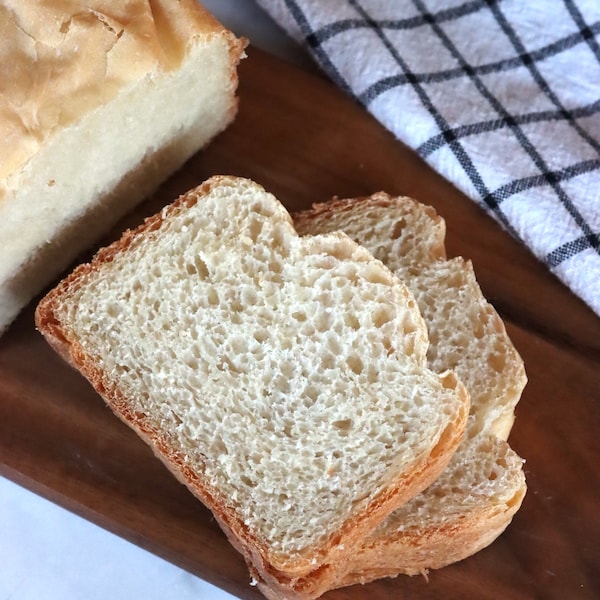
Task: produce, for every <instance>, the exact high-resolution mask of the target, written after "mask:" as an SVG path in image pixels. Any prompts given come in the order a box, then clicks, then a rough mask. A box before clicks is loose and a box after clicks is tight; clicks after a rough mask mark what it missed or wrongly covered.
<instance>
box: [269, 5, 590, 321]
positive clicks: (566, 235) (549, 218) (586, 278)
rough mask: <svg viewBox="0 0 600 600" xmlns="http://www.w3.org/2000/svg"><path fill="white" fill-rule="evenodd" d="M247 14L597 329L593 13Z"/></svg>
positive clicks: (309, 9) (541, 9) (366, 8)
mask: <svg viewBox="0 0 600 600" xmlns="http://www.w3.org/2000/svg"><path fill="white" fill-rule="evenodd" d="M257 1H258V4H259V5H260V6H261V7H262V8H263V9H265V10H266V11H267V12H268V13H269V14H270V15H271V17H273V19H274V20H275V21H277V22H278V23H279V24H280V25H281V26H282V27H283V28H284V29H285V30H286V31H287V32H288V33H289V34H290V35H291V36H292V37H293V38H295V39H296V40H297V41H299V42H300V43H302V44H303V45H305V46H306V47H307V48H308V50H309V51H310V52H311V53H312V55H313V56H314V58H315V59H316V60H317V61H318V63H319V64H320V65H321V67H322V68H323V69H324V71H325V72H326V73H327V74H328V75H329V76H330V77H331V79H332V80H333V81H334V82H335V83H336V84H337V85H339V87H340V88H342V89H343V90H345V91H346V92H348V93H349V94H351V95H352V96H353V97H355V98H356V99H357V100H358V101H359V102H361V103H362V104H363V105H364V106H365V107H366V108H367V109H368V110H369V111H370V112H371V113H372V114H373V115H374V116H375V117H376V118H377V119H378V120H379V121H380V122H381V123H382V124H383V125H384V126H385V127H387V128H388V129H389V130H390V131H392V132H393V133H394V134H395V135H396V137H397V138H399V139H400V140H402V142H404V143H405V144H407V145H408V146H410V147H411V148H413V149H414V150H415V151H416V152H418V153H419V155H420V156H421V157H423V159H425V160H426V161H427V162H428V163H429V164H430V165H431V166H432V167H433V168H434V169H436V170H437V171H438V172H439V173H441V174H442V175H443V176H444V177H446V178H447V179H448V180H449V181H451V182H452V183H453V184H455V185H456V186H457V187H458V188H459V189H461V190H462V191H463V192H464V193H465V194H466V195H467V196H469V197H470V198H472V199H473V200H475V201H477V202H478V203H479V204H480V205H481V206H482V207H483V208H484V209H485V210H486V211H488V212H489V213H490V214H491V215H492V216H493V217H494V218H495V219H496V220H497V221H498V222H499V223H501V224H502V226H504V227H505V228H506V229H507V230H508V231H510V232H511V234H512V235H513V236H515V237H516V238H517V239H519V240H521V241H522V242H523V243H524V244H526V245H527V246H528V247H529V248H530V250H531V251H532V252H533V253H534V255H535V256H536V257H538V258H539V259H540V260H541V261H543V262H544V263H545V264H546V265H547V266H548V268H549V269H550V270H551V271H552V272H553V273H555V274H556V275H557V276H558V277H559V278H560V279H561V280H562V281H563V282H564V283H565V284H566V285H568V286H569V287H570V288H571V290H572V291H573V292H574V293H575V294H577V295H578V296H579V297H580V298H582V299H583V300H584V301H585V302H586V303H587V304H588V305H589V306H590V307H591V308H592V309H593V310H594V311H595V312H596V313H597V314H598V315H600V0H545V1H544V0H542V1H539V2H537V1H536V2H528V1H525V2H523V1H522V0H504V1H501V0H471V1H466V2H465V1H457V0H454V1H453V0H327V1H320V0H257ZM423 200H424V201H426V200H427V199H423Z"/></svg>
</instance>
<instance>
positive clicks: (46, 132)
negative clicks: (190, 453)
mask: <svg viewBox="0 0 600 600" xmlns="http://www.w3.org/2000/svg"><path fill="white" fill-rule="evenodd" d="M244 46H245V42H244V41H242V40H238V39H236V38H235V37H234V36H233V35H232V34H231V33H230V32H228V31H227V30H225V29H224V28H223V27H222V26H221V25H220V24H219V23H218V22H217V21H215V19H213V18H212V16H211V15H209V14H208V13H207V12H206V11H205V10H204V9H203V8H202V7H201V6H200V5H199V4H198V2H197V0H178V1H176V2H175V1H172V0H156V1H154V2H147V1H146V0H126V1H120V0H64V1H61V2H46V1H42V0H28V1H27V2H9V1H7V0H0V71H1V73H2V75H1V77H0V139H1V140H2V143H1V144H0V245H1V246H2V253H1V258H0V334H1V333H2V331H4V330H5V329H6V328H7V327H8V325H9V324H10V322H11V321H12V320H13V319H14V318H15V316H16V315H17V314H18V313H19V312H20V310H21V309H22V308H23V307H24V306H25V304H27V303H28V302H29V301H30V300H31V299H32V297H34V296H35V295H36V294H37V293H39V292H40V291H41V290H42V289H43V287H44V286H45V285H47V284H48V283H49V282H50V281H52V280H54V279H55V278H56V277H57V276H58V275H59V274H60V273H61V272H62V271H63V270H64V269H65V268H66V267H68V265H69V264H71V262H72V261H73V260H74V259H75V257H76V256H77V255H78V253H79V252H81V251H82V250H83V249H85V248H87V247H88V246H90V245H91V244H92V243H93V241H94V239H95V238H98V237H99V236H100V235H101V234H102V233H104V232H105V230H106V229H107V228H108V227H109V226H110V225H111V224H113V223H115V222H116V221H117V220H118V219H119V218H120V217H121V216H122V215H123V214H124V213H125V212H126V211H128V210H129V209H131V208H132V207H133V205H134V204H135V203H137V202H138V201H139V200H141V199H142V198H143V197H144V196H146V195H147V194H148V193H150V192H151V191H152V190H153V189H154V188H155V187H156V186H157V185H158V184H159V183H160V182H161V181H162V180H164V179H165V178H166V177H167V176H168V175H169V174H170V173H172V172H173V171H174V170H176V169H177V168H178V167H180V166H181V165H182V164H183V162H184V161H185V160H186V159H188V158H189V157H190V156H191V155H192V154H194V153H195V152H196V151H197V150H198V149H199V148H201V147H202V146H204V145H205V144H206V143H207V142H208V141H209V140H211V139H212V138H213V136H215V135H216V134H217V133H219V132H220V131H222V130H223V129H224V128H225V127H226V126H227V125H228V124H229V123H230V122H231V121H232V119H233V118H234V115H235V113H236V107H237V101H236V98H235V90H236V87H237V74H236V73H237V71H236V66H237V63H238V61H239V60H240V58H241V56H242V55H243V50H244Z"/></svg>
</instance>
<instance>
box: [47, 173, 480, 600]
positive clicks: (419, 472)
mask: <svg viewBox="0 0 600 600" xmlns="http://www.w3.org/2000/svg"><path fill="white" fill-rule="evenodd" d="M36 323H37V326H38V328H39V330H40V331H41V332H42V333H43V335H44V336H45V337H46V338H47V340H48V341H49V343H50V344H51V345H52V346H53V347H54V348H55V349H56V350H57V351H58V352H59V353H60V354H61V355H62V356H63V357H64V358H65V359H66V360H67V361H69V362H70V363H71V364H72V365H73V366H75V367H76V368H77V369H79V370H80V371H81V373H82V374H83V375H85V376H86V377H87V378H88V379H89V381H90V382H91V383H92V385H93V386H94V387H95V389H96V390H97V391H98V392H99V393H100V394H101V395H102V396H103V397H104V399H105V400H106V402H107V404H108V405H109V406H110V407H111V408H112V410H113V411H114V412H115V413H116V414H117V415H118V416H119V417H120V418H121V419H123V420H124V421H125V422H126V423H127V424H128V425H130V426H131V427H132V428H133V429H134V430H135V431H137V433H138V434H139V435H140V436H141V437H142V438H143V439H145V440H146V441H147V442H148V443H149V444H150V446H151V447H152V448H153V450H154V451H155V453H156V454H157V455H158V456H159V457H160V458H161V459H162V460H163V461H164V462H165V464H166V465H167V466H168V467H169V468H170V469H171V470H172V471H173V472H174V473H175V474H176V476H177V477H178V478H179V479H180V480H181V481H182V482H184V483H185V484H186V485H187V486H188V487H189V488H190V490H191V491H192V492H193V493H194V494H195V495H196V496H197V497H198V498H200V499H201V500H202V501H203V502H204V503H205V504H206V505H207V506H208V507H209V508H210V509H211V510H212V511H213V514H214V515H215V517H216V519H217V520H218V522H219V523H220V524H221V526H222V527H223V529H224V531H225V532H226V533H227V535H228V537H229V539H230V541H231V542H232V544H233V545H234V546H235V547H236V548H237V549H238V550H239V551H240V552H241V553H242V554H243V555H244V557H245V559H246V560H247V562H248V564H249V565H250V568H251V570H252V572H253V573H255V574H256V576H257V578H258V579H259V580H260V582H261V586H263V589H267V590H268V592H267V593H270V594H273V595H274V597H315V595H317V594H318V593H320V592H319V590H322V589H326V588H327V587H331V586H332V585H333V584H334V583H335V582H336V579H335V577H337V575H338V573H339V565H340V564H343V563H344V561H345V560H346V559H347V557H348V556H349V555H351V554H352V553H353V552H354V550H355V547H356V544H357V543H360V542H362V540H364V538H365V536H367V535H368V534H369V533H370V532H371V531H373V529H374V528H375V527H376V526H377V525H378V524H379V523H380V522H381V521H382V520H383V519H384V518H385V517H386V516H387V515H389V513H390V512H391V511H392V510H394V509H396V508H398V507H400V506H402V505H403V504H404V503H406V502H407V501H408V500H409V499H411V498H412V497H414V496H415V495H416V494H417V493H418V492H420V491H422V490H423V489H425V488H426V487H427V486H428V485H429V484H431V483H432V482H433V481H434V480H435V479H436V478H437V477H438V476H439V474H440V473H441V472H442V471H443V470H444V468H445V467H446V465H447V464H448V462H449V461H450V459H451V457H452V455H453V453H454V452H455V450H456V448H457V447H458V445H459V442H460V440H461V437H462V434H463V432H464V428H465V425H466V421H467V418H468V412H469V399H468V394H467V393H466V390H465V388H464V386H463V385H462V384H461V383H460V381H459V380H458V378H457V377H456V376H455V375H454V373H453V372H451V371H446V372H444V373H442V374H436V373H434V372H433V371H432V370H430V369H428V368H427V366H426V352H427V332H426V327H425V324H424V322H423V319H422V317H421V315H420V312H419V309H418V307H417V305H416V302H415V300H414V298H413V296H412V294H411V293H410V292H409V290H408V289H407V287H406V286H405V285H404V284H403V283H402V282H401V281H400V280H399V279H398V278H397V277H396V276H394V275H393V274H392V272H391V271H389V270H388V269H387V268H385V267H384V265H383V264H382V263H381V262H380V261H378V260H376V259H374V258H373V257H372V256H371V255H370V254H369V253H368V252H367V251H366V250H365V249H364V248H362V247H361V246H359V245H357V244H355V243H354V242H353V241H351V240H350V238H348V237H347V236H346V235H344V234H341V233H334V234H329V235H319V236H311V237H300V236H298V235H297V233H296V231H295V230H294V228H293V225H292V221H291V217H290V216H289V214H288V213H287V211H286V210H285V209H284V208H283V206H282V205H281V204H280V203H279V202H278V201H277V200H276V199H275V198H274V197H273V196H272V195H270V194H268V193H267V192H265V190H263V189H262V188H261V187H260V186H258V185H257V184H254V183H252V182H250V181H248V180H244V179H239V178H233V177H216V178H212V179H210V180H209V181H207V182H205V183H204V184H203V185H201V186H200V187H199V188H197V189H195V190H192V191H190V192H189V193H187V194H185V195H184V196H182V197H181V198H179V199H178V200H177V201H176V202H175V203H173V204H172V205H171V206H169V207H167V208H165V209H164V210H163V211H161V212H160V213H159V214H157V215H155V216H154V217H151V218H150V219H148V220H147V221H146V222H145V223H144V224H143V225H142V226H141V227H140V228H138V229H137V230H135V231H128V232H126V233H125V234H124V235H123V237H122V238H121V239H120V240H119V241H118V242H115V243H114V244H112V245H111V246H109V247H107V248H105V249H103V250H101V251H100V252H99V253H98V254H97V255H96V257H95V258H94V260H93V261H92V262H91V263H89V264H83V265H81V266H79V267H78V268H77V269H76V270H75V271H74V272H73V273H72V274H71V275H69V276H68V277H67V278H66V279H64V280H63V281H62V282H61V283H60V284H59V285H58V286H57V287H56V288H55V289H54V290H52V291H51V292H50V293H49V294H48V295H47V296H46V297H45V298H44V299H43V300H42V301H41V302H40V304H39V305H38V308H37V311H36Z"/></svg>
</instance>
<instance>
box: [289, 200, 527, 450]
mask: <svg viewBox="0 0 600 600" xmlns="http://www.w3.org/2000/svg"><path fill="white" fill-rule="evenodd" d="M293 218H294V225H295V227H296V230H297V231H298V233H300V234H301V235H306V234H310V235H314V234H322V233H326V232H332V231H343V232H344V233H346V234H347V235H349V236H350V237H351V238H352V239H353V240H355V241H356V242H358V243H359V244H361V245H362V246H364V247H365V248H367V249H368V250H369V251H370V252H371V253H372V254H373V256H374V257H375V258H378V259H379V260H381V261H382V262H383V263H385V265H386V266H387V267H389V268H390V269H391V270H392V271H393V272H394V273H396V274H397V275H398V276H399V277H400V279H402V280H404V281H405V283H406V284H407V286H408V287H409V288H410V290H411V291H412V293H413V294H414V296H415V298H416V300H417V303H418V305H419V308H420V310H421V314H422V315H423V318H424V319H425V322H426V323H427V328H428V333H429V341H430V345H429V349H428V355H427V356H428V362H429V366H430V367H431V368H432V369H434V370H435V371H437V372H442V371H444V370H446V369H450V370H453V371H455V372H456V373H457V375H458V376H459V378H460V379H461V381H462V382H463V383H464V384H465V386H466V387H467V389H468V390H469V393H470V395H471V415H472V416H473V417H474V418H473V419H471V428H472V431H471V434H472V435H474V434H475V433H477V432H478V431H482V430H486V431H489V432H490V433H494V434H496V435H497V436H498V437H500V438H502V439H504V440H506V439H507V438H508V435H509V433H510V429H511V427H512V424H513V421H514V410H515V406H516V404H517V403H518V401H519V399H520V397H521V393H522V391H523V388H524V387H525V384H526V382H527V377H526V374H525V368H524V365H523V361H522V359H521V357H520V356H519V354H518V352H517V350H516V349H515V347H514V345H513V343H512V342H511V340H510V338H509V336H508V334H507V333H506V328H505V326H504V323H503V321H502V319H501V318H500V316H499V315H498V313H497V312H496V311H495V309H494V308H493V307H492V306H491V305H490V304H489V302H487V300H486V299H485V297H484V296H483V294H482V292H481V288H480V287H479V284H478V283H477V280H476V278H475V274H474V272H473V267H472V265H471V262H470V261H466V260H463V259H462V258H460V257H457V258H452V259H450V260H446V252H445V247H444V238H445V224H444V221H443V220H442V219H441V218H440V217H439V216H438V215H437V214H436V213H435V210H434V209H433V208H432V207H429V206H425V205H423V204H421V203H420V202H417V201H415V200H412V199H411V198H406V197H391V196H389V195H388V194H385V193H383V192H379V193H376V194H373V195H372V196H370V197H368V198H360V199H345V200H334V201H332V202H326V203H321V204H317V205H315V206H314V207H313V209H312V210H308V211H303V212H300V213H297V214H295V215H294V217H293Z"/></svg>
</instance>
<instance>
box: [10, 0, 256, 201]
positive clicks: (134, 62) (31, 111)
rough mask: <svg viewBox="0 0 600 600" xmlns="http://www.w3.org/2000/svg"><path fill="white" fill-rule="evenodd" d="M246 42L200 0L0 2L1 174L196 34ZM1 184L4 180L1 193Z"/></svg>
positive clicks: (178, 56)
mask: <svg viewBox="0 0 600 600" xmlns="http://www.w3.org/2000/svg"><path fill="white" fill-rule="evenodd" d="M213 35H217V36H224V37H225V38H226V39H227V43H228V44H229V46H230V48H231V52H232V55H234V56H236V58H235V60H234V61H233V62H235V63H237V62H238V59H239V56H240V55H241V54H242V52H243V48H244V46H245V44H246V41H245V40H238V39H237V38H236V37H235V36H234V35H233V34H231V33H230V32H229V31H227V30H226V29H225V28H224V27H223V26H222V25H221V24H220V23H219V22H218V21H217V20H216V19H215V18H214V17H213V16H212V15H211V14H210V13H209V12H208V11H206V10H205V9H204V8H203V7H202V6H201V5H200V4H199V3H198V2H196V0H180V1H178V2H170V1H166V0H157V1H155V2H147V1H145V0H129V1H128V2H113V1H108V0H64V1H62V2H54V3H52V2H42V1H41V0H29V1H28V2H23V3H12V4H11V5H10V7H9V6H8V4H7V3H5V2H1V3H0V59H1V60H2V63H3V64H4V65H5V66H6V67H7V68H6V69H5V70H4V71H3V74H2V78H1V79H0V139H2V141H3V143H2V144H1V145H0V180H2V179H5V178H7V177H9V176H10V175H11V173H13V172H15V171H17V170H18V169H20V168H21V167H22V166H23V165H24V164H25V163H26V161H27V160H28V159H29V158H30V157H31V156H32V155H33V154H35V153H36V152H37V150H38V149H39V148H40V146H41V145H42V144H43V143H44V140H46V139H47V138H48V137H49V136H50V135H52V134H53V133H54V132H55V131H57V130H60V129H63V128H65V127H68V126H69V125H70V124H71V123H73V122H75V121H76V120H77V119H79V118H80V117H81V116H82V115H84V114H86V113H88V112H90V111H92V110H93V109H94V108H96V107H98V106H101V105H102V104H105V103H106V102H108V101H109V100H111V99H112V98H114V97H115V96H116V95H117V94H118V92H119V90H121V89H122V88H124V87H126V86H127V85H129V84H131V83H132V82H134V81H136V80H139V79H141V78H143V77H144V76H145V75H147V74H148V73H152V72H154V71H156V70H171V69H175V68H177V67H178V66H179V65H180V64H181V61H182V60H183V57H184V55H185V53H186V51H187V49H188V48H189V46H190V44H191V43H193V42H194V41H195V40H197V39H198V38H202V37H207V36H213ZM1 196H2V186H0V198H1Z"/></svg>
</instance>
